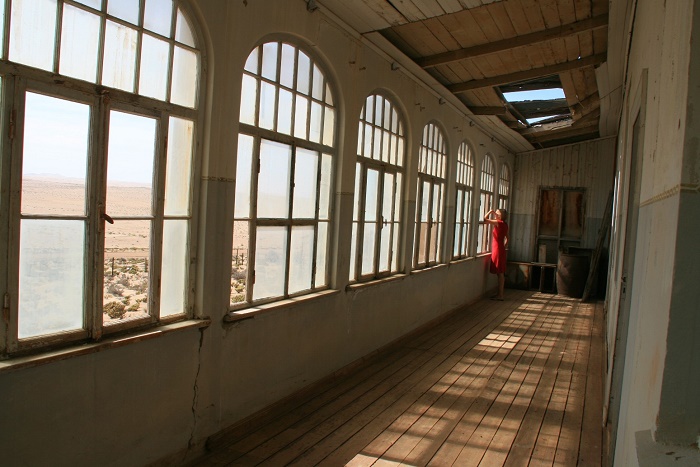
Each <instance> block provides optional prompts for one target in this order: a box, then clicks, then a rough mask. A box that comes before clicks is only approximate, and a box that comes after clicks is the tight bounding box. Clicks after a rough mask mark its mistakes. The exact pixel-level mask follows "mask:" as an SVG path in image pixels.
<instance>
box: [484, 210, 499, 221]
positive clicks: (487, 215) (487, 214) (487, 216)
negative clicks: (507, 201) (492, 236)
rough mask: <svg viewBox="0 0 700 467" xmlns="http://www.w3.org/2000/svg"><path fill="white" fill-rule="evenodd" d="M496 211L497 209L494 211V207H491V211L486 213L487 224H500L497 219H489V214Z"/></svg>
mask: <svg viewBox="0 0 700 467" xmlns="http://www.w3.org/2000/svg"><path fill="white" fill-rule="evenodd" d="M495 213H496V211H494V210H493V209H491V210H490V211H489V212H487V213H486V215H485V216H484V223H485V224H498V221H497V220H496V219H489V216H490V215H491V214H495Z"/></svg>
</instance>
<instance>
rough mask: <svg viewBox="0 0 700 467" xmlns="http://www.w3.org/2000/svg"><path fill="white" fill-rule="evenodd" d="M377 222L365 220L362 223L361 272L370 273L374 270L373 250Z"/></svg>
mask: <svg viewBox="0 0 700 467" xmlns="http://www.w3.org/2000/svg"><path fill="white" fill-rule="evenodd" d="M376 232H377V224H375V223H374V222H367V223H365V225H364V236H363V239H362V242H363V243H362V274H363V275H366V274H372V273H373V272H374V251H375V235H376Z"/></svg>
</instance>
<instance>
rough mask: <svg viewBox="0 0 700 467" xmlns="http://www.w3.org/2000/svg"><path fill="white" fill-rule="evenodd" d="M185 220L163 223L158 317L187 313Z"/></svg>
mask: <svg viewBox="0 0 700 467" xmlns="http://www.w3.org/2000/svg"><path fill="white" fill-rule="evenodd" d="M188 224H189V222H188V221H186V220H165V221H164V222H163V260H162V265H161V280H160V283H161V289H160V316H161V317H163V316H170V315H176V314H180V313H185V312H186V311H187V309H186V306H187V282H186V281H187V265H188V264H189V257H188V255H187V227H188Z"/></svg>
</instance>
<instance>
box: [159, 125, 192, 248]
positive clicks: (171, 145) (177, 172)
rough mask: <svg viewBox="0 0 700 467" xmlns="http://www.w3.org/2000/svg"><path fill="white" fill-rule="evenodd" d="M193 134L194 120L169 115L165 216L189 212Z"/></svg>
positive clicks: (182, 214)
mask: <svg viewBox="0 0 700 467" xmlns="http://www.w3.org/2000/svg"><path fill="white" fill-rule="evenodd" d="M193 134H194V122H192V121H190V120H184V119H181V118H176V117H170V123H169V125H168V152H167V157H168V159H167V163H166V172H165V215H166V216H186V215H188V214H189V213H190V192H191V190H190V180H191V178H192V138H193ZM166 251H167V250H166Z"/></svg>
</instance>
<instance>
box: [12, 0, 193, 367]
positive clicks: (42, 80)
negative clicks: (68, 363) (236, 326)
mask: <svg viewBox="0 0 700 467" xmlns="http://www.w3.org/2000/svg"><path fill="white" fill-rule="evenodd" d="M64 4H65V5H70V6H71V7H77V8H80V9H82V10H84V11H85V12H87V13H90V14H93V15H94V16H97V17H99V18H100V25H101V26H100V31H101V34H100V38H98V40H99V41H100V49H99V53H98V57H97V58H96V59H97V60H98V64H97V68H98V72H97V76H99V72H100V69H101V61H102V54H103V49H102V48H101V47H103V45H104V42H103V34H104V25H105V22H106V21H107V20H110V21H121V20H118V19H115V18H113V17H111V16H110V15H108V14H106V13H105V12H104V11H98V10H95V9H92V8H90V7H87V6H85V5H82V4H78V3H73V2H71V1H70V0H57V16H56V18H57V19H56V21H57V32H56V35H55V44H54V45H53V54H54V59H53V63H52V69H50V70H49V69H47V70H42V69H37V68H34V67H30V66H26V65H24V64H21V63H15V62H12V61H10V60H9V59H7V58H6V57H7V56H8V41H9V37H10V27H8V26H7V25H8V24H9V23H10V22H11V21H12V18H10V3H9V2H7V3H6V4H5V8H6V11H5V18H6V27H5V29H4V35H3V37H2V41H3V44H4V45H3V47H2V51H3V57H5V58H2V59H0V77H1V78H2V105H1V109H2V122H1V128H0V131H1V133H2V157H1V158H0V168H1V169H2V176H1V178H0V184H2V186H5V187H8V189H7V190H3V191H4V192H5V193H7V194H8V196H3V198H2V200H0V212H2V213H8V221H7V222H4V220H3V222H2V224H3V227H2V228H0V245H1V247H0V253H4V254H5V257H6V258H7V261H6V262H5V265H3V267H0V279H2V283H3V284H7V288H6V289H4V288H0V291H1V292H2V295H3V297H4V315H5V317H6V319H5V320H3V322H2V323H0V356H2V355H15V354H25V353H27V352H32V351H34V350H40V349H43V348H46V347H49V346H51V347H54V346H57V345H60V346H62V345H67V344H71V343H76V342H81V341H85V340H99V339H100V338H102V337H103V336H104V335H109V334H114V333H118V332H123V331H127V330H138V329H142V328H143V327H144V326H153V325H163V324H168V323H172V322H174V321H181V320H184V319H188V318H192V317H193V303H194V283H195V268H194V263H193V261H192V259H191V258H192V252H193V251H196V244H197V238H196V228H194V226H195V225H196V222H197V218H198V213H197V212H196V210H195V209H194V206H196V204H197V201H196V197H197V195H196V194H197V192H198V189H197V187H196V181H197V180H198V179H199V176H198V172H199V163H198V161H199V160H200V154H199V153H198V151H197V150H196V148H198V147H199V146H200V144H199V136H198V135H199V131H200V129H201V126H202V121H203V117H202V114H201V112H200V111H199V110H198V109H197V103H198V102H199V101H200V100H201V96H202V95H203V89H202V88H201V86H200V84H199V83H201V82H204V80H203V79H202V78H203V77H202V76H201V74H202V72H201V70H200V66H199V63H201V52H200V51H199V50H198V49H197V48H196V47H194V44H192V45H190V44H182V43H180V42H177V41H176V40H175V39H174V35H175V27H176V26H175V18H178V17H180V18H182V19H183V20H184V21H185V22H186V28H187V31H188V32H189V33H191V34H192V36H191V37H192V38H193V40H194V36H195V31H194V30H193V29H191V28H192V26H193V23H192V22H191V19H190V18H189V17H188V16H189V15H188V11H187V9H186V8H185V9H184V10H183V8H182V6H181V5H180V3H179V2H178V1H174V2H173V23H172V25H171V37H169V38H168V37H159V38H160V39H161V40H163V41H165V42H168V44H169V47H170V49H169V50H170V55H169V59H168V60H169V62H168V71H167V76H168V78H166V80H167V85H166V86H167V93H166V96H164V100H158V99H153V98H149V97H144V96H139V95H136V94H134V93H132V92H126V91H123V90H118V89H111V88H107V87H104V86H96V85H95V83H94V82H93V83H90V82H86V81H84V80H80V79H76V78H72V77H70V76H61V77H60V80H59V79H57V76H58V70H59V64H60V37H61V29H60V28H61V13H62V11H63V6H64ZM139 8H140V11H141V14H140V17H139V21H138V22H139V23H140V24H141V23H143V17H144V15H143V4H140V6H139ZM129 26H130V27H131V28H132V29H135V30H137V32H138V37H139V38H140V37H141V36H142V35H144V34H148V35H153V34H154V33H152V32H150V31H147V30H146V29H144V28H143V27H142V26H141V25H134V24H131V25H129ZM139 44H140V40H139ZM175 47H181V48H183V49H187V50H189V51H191V52H193V53H195V54H196V59H197V70H196V74H197V80H196V88H195V89H193V90H192V92H193V93H194V96H195V97H194V103H193V104H192V106H189V105H187V106H183V105H177V104H173V103H170V102H168V100H169V99H170V89H171V81H170V78H169V77H170V76H171V75H172V72H173V68H172V67H173V65H172V55H173V49H174V48H175ZM137 56H138V54H137ZM137 60H138V58H137ZM134 73H135V78H134V81H135V83H138V66H136V69H135V70H134ZM96 79H97V78H96ZM27 93H33V94H41V95H44V96H48V97H52V98H56V99H62V100H67V101H71V102H77V103H81V104H85V105H88V106H89V107H90V117H89V122H90V123H89V132H88V139H89V143H88V153H87V173H86V178H85V182H86V188H85V206H86V207H85V211H84V213H83V214H78V215H58V216H55V215H50V214H24V213H22V212H21V194H22V181H23V175H22V158H23V140H24V130H25V128H24V126H25V125H24V118H25V105H26V95H27ZM111 111H118V112H124V113H130V114H134V115H139V116H144V117H148V118H152V119H154V120H155V144H154V166H153V170H154V174H153V184H152V186H151V190H152V191H151V205H152V210H151V214H149V215H146V216H136V217H133V218H134V219H139V220H141V219H142V220H146V221H149V222H150V223H151V228H150V232H151V238H150V245H149V253H148V258H147V261H148V263H147V264H148V269H149V271H148V274H149V276H148V278H149V281H148V289H147V290H148V295H147V297H148V302H147V303H148V307H147V313H146V314H147V316H145V317H142V318H138V319H133V320H125V321H124V322H119V323H117V324H109V325H107V324H105V323H104V322H103V304H104V303H103V293H104V287H103V284H104V268H105V256H106V253H105V250H104V246H105V237H104V236H105V222H106V221H107V220H113V221H114V222H115V223H118V222H119V221H120V220H125V219H130V218H132V217H131V216H114V217H113V218H112V217H111V216H110V215H109V212H104V211H105V209H104V206H105V204H104V203H105V193H106V184H107V175H106V171H107V152H108V139H109V128H110V127H109V116H110V112H111ZM171 117H173V118H178V119H182V120H186V121H189V122H191V124H192V129H193V132H192V138H191V147H190V149H189V150H190V151H191V154H190V160H189V162H190V164H191V165H190V168H189V171H190V173H189V175H190V177H189V181H188V182H187V183H188V193H189V194H188V203H187V204H188V206H187V213H186V214H182V215H174V216H167V215H165V213H164V205H165V183H166V171H167V168H166V165H167V153H168V146H167V144H168V143H167V142H168V131H169V123H170V118H171ZM107 207H108V208H109V206H107ZM23 219H26V220H31V219H42V220H80V221H82V222H84V226H85V228H84V232H85V240H84V245H83V258H84V267H83V277H84V279H83V289H82V301H83V324H82V327H81V328H76V329H68V330H66V331H61V332H57V333H47V334H40V335H34V336H29V337H26V338H22V339H20V338H19V335H18V329H19V324H18V322H19V319H20V318H19V303H18V302H19V300H18V297H19V282H20V278H19V264H20V248H19V245H20V240H21V232H20V223H21V221H22V220H23ZM166 220H184V221H186V222H187V224H188V225H187V234H186V235H187V239H186V242H187V244H186V245H185V251H186V256H185V257H182V258H181V261H182V262H183V263H184V274H185V278H184V284H182V290H183V297H182V298H183V301H182V311H181V312H180V313H175V314H169V315H168V316H160V292H161V291H160V288H161V277H162V274H161V273H162V261H163V257H164V252H163V251H162V248H161V247H162V239H163V228H164V227H163V226H164V222H165V221H166ZM5 225H7V226H8V228H7V229H5Z"/></svg>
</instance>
